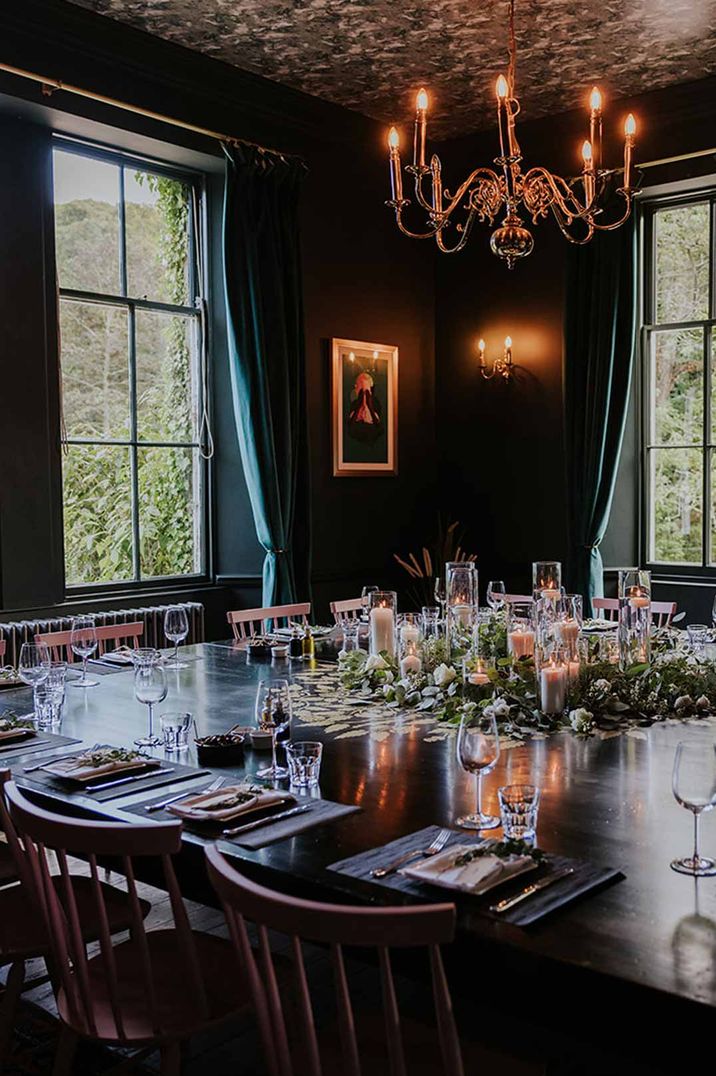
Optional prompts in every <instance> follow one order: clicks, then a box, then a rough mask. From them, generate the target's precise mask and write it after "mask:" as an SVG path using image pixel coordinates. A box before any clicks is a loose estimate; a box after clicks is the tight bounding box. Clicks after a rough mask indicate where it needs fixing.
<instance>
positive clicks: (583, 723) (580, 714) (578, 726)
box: [569, 706, 594, 733]
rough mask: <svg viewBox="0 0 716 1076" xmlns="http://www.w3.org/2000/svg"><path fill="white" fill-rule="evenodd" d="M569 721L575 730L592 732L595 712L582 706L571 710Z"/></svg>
mask: <svg viewBox="0 0 716 1076" xmlns="http://www.w3.org/2000/svg"><path fill="white" fill-rule="evenodd" d="M569 723H570V725H571V726H572V728H573V729H574V731H575V732H583V733H584V732H591V730H592V727H593V725H594V714H592V713H591V712H590V711H589V710H586V709H585V708H584V707H583V706H580V707H579V708H578V709H576V710H570V712H569Z"/></svg>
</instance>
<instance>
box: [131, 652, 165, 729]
mask: <svg viewBox="0 0 716 1076" xmlns="http://www.w3.org/2000/svg"><path fill="white" fill-rule="evenodd" d="M134 696H135V698H136V699H137V702H143V703H144V704H145V705H146V706H148V707H149V726H148V729H147V735H146V736H140V737H139V738H138V739H137V740H135V741H134V743H135V744H136V746H137V747H157V745H158V744H160V743H161V742H162V741H161V738H160V737H159V736H157V735H156V734H155V732H154V706H155V705H156V703H158V702H164V700H165V699H166V697H167V677H166V673H165V672H164V668H163V666H162V665H160V664H159V663H158V662H156V661H155V662H147V663H145V664H142V665H136V666H135V669H134Z"/></svg>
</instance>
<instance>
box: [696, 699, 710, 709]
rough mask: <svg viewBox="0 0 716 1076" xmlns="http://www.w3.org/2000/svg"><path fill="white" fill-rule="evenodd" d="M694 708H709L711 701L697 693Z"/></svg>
mask: <svg viewBox="0 0 716 1076" xmlns="http://www.w3.org/2000/svg"><path fill="white" fill-rule="evenodd" d="M696 709H697V710H710V709H711V701H710V700H709V699H708V698H707V696H706V695H699V697H698V699H697V700H696Z"/></svg>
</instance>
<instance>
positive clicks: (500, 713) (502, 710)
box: [484, 698, 510, 721]
mask: <svg viewBox="0 0 716 1076" xmlns="http://www.w3.org/2000/svg"><path fill="white" fill-rule="evenodd" d="M484 713H485V716H486V717H494V718H495V720H496V721H499V720H500V718H504V717H509V716H510V704H509V702H508V701H507V699H503V698H499V699H495V700H494V702H491V703H489V704H488V705H487V706H486V707H485V710H484Z"/></svg>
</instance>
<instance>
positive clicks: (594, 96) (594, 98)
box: [589, 86, 602, 112]
mask: <svg viewBox="0 0 716 1076" xmlns="http://www.w3.org/2000/svg"><path fill="white" fill-rule="evenodd" d="M589 107H590V108H591V110H592V112H601V110H602V95H601V93H600V90H599V87H598V86H593V87H592V92H591V93H590V95H589Z"/></svg>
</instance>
